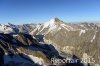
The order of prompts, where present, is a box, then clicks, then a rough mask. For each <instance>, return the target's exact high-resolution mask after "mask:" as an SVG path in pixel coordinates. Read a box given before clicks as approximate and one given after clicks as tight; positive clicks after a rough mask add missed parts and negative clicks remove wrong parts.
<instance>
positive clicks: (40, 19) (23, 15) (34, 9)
mask: <svg viewBox="0 0 100 66" xmlns="http://www.w3.org/2000/svg"><path fill="white" fill-rule="evenodd" d="M54 17H58V18H60V19H61V20H63V21H65V22H84V21H100V0H0V23H3V24H5V23H8V22H10V23H13V24H24V23H25V24H26V23H44V22H47V21H48V20H50V19H51V18H54Z"/></svg>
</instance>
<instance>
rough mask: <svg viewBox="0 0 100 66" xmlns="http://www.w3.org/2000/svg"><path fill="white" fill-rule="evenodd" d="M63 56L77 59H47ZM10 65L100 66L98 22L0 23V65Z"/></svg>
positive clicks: (99, 26) (56, 19)
mask: <svg viewBox="0 0 100 66" xmlns="http://www.w3.org/2000/svg"><path fill="white" fill-rule="evenodd" d="M67 57H68V58H70V59H74V60H75V59H78V60H79V61H78V63H68V62H67V63H57V62H55V63H52V62H51V59H52V58H55V59H61V60H63V59H65V58H67ZM81 61H83V63H81ZM14 65H15V66H54V65H56V66H100V23H99V22H98V23H95V22H93V23H92V22H91V23H90V22H83V23H66V22H64V21H62V20H60V19H58V18H54V19H51V20H50V21H48V22H46V23H44V24H23V25H14V24H11V23H8V24H7V25H4V24H0V66H14Z"/></svg>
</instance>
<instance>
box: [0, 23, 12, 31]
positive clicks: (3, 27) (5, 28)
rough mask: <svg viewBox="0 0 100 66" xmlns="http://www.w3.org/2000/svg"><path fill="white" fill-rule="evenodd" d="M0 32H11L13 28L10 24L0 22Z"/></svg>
mask: <svg viewBox="0 0 100 66" xmlns="http://www.w3.org/2000/svg"><path fill="white" fill-rule="evenodd" d="M0 32H1V33H10V32H13V29H12V28H11V27H10V26H7V25H4V24H0Z"/></svg>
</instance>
